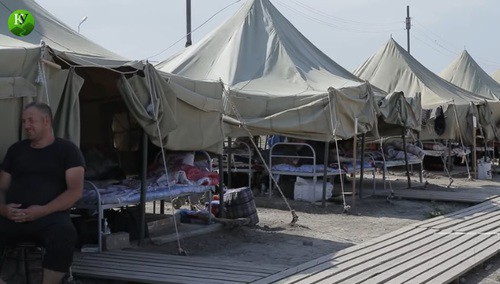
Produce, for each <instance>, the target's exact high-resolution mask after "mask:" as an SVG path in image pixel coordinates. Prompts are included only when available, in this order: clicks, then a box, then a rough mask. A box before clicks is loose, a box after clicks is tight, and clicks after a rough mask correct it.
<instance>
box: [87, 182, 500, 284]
mask: <svg viewBox="0 0 500 284" xmlns="http://www.w3.org/2000/svg"><path fill="white" fill-rule="evenodd" d="M426 176H427V180H428V182H429V185H428V186H427V187H426V188H424V187H420V189H421V190H448V191H461V190H467V191H469V190H474V191H487V192H491V193H494V194H500V187H499V186H498V184H499V183H498V181H500V177H496V178H495V180H494V181H477V180H476V181H468V180H467V178H466V175H465V176H464V175H463V174H462V175H457V177H455V178H454V182H453V184H452V186H451V187H450V188H449V189H447V188H446V185H447V184H448V183H449V180H448V177H446V176H444V175H443V174H442V173H441V172H438V173H429V174H427V175H426ZM379 177H380V176H379ZM389 179H390V180H391V186H392V187H393V188H394V189H395V190H404V189H402V188H404V186H405V185H406V180H405V177H404V176H403V174H402V173H401V172H393V173H392V174H391V175H390V176H389ZM412 180H413V183H414V185H416V186H419V184H418V183H417V177H412ZM368 183H369V182H367V184H368ZM338 186H339V185H338V184H335V187H338ZM377 188H382V184H380V183H377ZM369 191H370V190H368V191H366V192H369ZM287 202H288V203H289V204H290V207H291V208H293V209H294V210H295V211H296V213H297V215H298V217H299V221H298V223H297V225H295V226H290V221H291V220H292V215H291V213H290V211H289V210H288V207H287V206H286V204H285V202H284V201H283V199H282V198H280V197H279V196H277V195H275V196H274V197H272V198H269V197H267V196H256V203H257V207H258V215H259V219H260V222H259V224H258V225H257V226H255V227H238V228H232V229H222V230H220V231H217V232H213V233H209V234H204V235H199V236H195V237H191V238H187V239H182V240H181V241H180V243H181V248H182V249H183V250H185V251H186V252H187V253H188V255H190V256H205V257H211V258H213V259H214V262H216V261H217V259H225V260H228V259H232V260H235V261H250V262H258V263H261V264H266V263H269V264H281V265H285V266H290V267H291V266H296V265H299V264H301V263H304V262H307V261H309V260H312V259H315V258H319V257H321V256H323V255H326V254H329V253H333V252H337V251H339V250H342V249H344V248H347V247H349V246H352V245H356V244H360V243H363V242H365V241H368V240H370V239H372V238H375V237H378V236H381V235H384V234H387V233H389V232H392V231H394V230H396V229H399V228H401V227H403V226H406V225H410V224H412V223H415V222H418V221H421V220H425V219H428V218H432V217H433V216H438V215H442V214H447V213H450V212H453V211H456V210H460V209H462V208H465V207H468V206H471V205H473V204H471V203H455V202H433V201H418V200H403V199H391V200H390V201H388V200H387V199H386V198H385V197H367V198H363V199H356V203H355V206H352V207H351V208H350V210H348V211H345V210H344V206H343V203H342V199H341V198H336V201H335V202H327V206H326V207H325V208H323V207H321V206H320V204H313V203H310V202H302V201H294V200H290V199H287ZM346 202H347V203H348V204H351V202H352V199H351V196H347V197H346ZM351 205H352V204H351ZM168 207H169V206H167V208H168ZM167 211H168V210H167ZM181 226H182V225H181ZM200 226H202V225H200ZM134 249H140V250H142V251H151V252H155V253H169V254H176V253H177V251H178V246H177V243H176V242H171V243H168V244H164V245H161V246H158V245H154V244H152V243H151V244H148V245H146V246H142V247H135V248H134ZM81 282H83V283H98V282H96V281H86V280H84V279H82V281H81ZM460 283H481V284H486V283H488V284H490V283H500V256H499V255H497V256H495V257H493V258H492V259H491V260H489V261H487V262H485V263H484V264H482V265H479V266H478V267H476V268H474V269H472V270H471V271H469V272H468V273H466V274H465V275H463V277H461V279H460Z"/></svg>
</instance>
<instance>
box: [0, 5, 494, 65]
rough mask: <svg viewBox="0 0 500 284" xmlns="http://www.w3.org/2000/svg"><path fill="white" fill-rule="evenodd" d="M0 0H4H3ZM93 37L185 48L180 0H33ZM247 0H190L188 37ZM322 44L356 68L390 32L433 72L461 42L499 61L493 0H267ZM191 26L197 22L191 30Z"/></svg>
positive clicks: (135, 48) (151, 47)
mask: <svg viewBox="0 0 500 284" xmlns="http://www.w3.org/2000/svg"><path fill="white" fill-rule="evenodd" d="M0 1H1V0H0ZM36 2H37V3H38V4H40V5H41V6H42V7H44V8H45V9H46V10H48V11H49V12H50V13H52V14H53V15H55V16H56V17H57V18H59V19H60V20H61V21H62V22H64V23H66V24H67V25H68V26H70V27H71V28H73V29H75V30H77V28H78V25H79V23H80V21H81V20H82V18H83V17H85V16H86V17H87V20H86V21H85V22H83V23H82V24H81V25H80V33H81V34H82V35H83V36H85V37H87V38H89V39H90V40H92V41H94V42H96V43H97V44H99V45H101V46H103V47H105V48H107V49H109V50H111V51H113V52H115V53H117V54H119V55H122V56H124V57H126V58H129V59H134V60H141V59H148V60H149V61H150V62H152V63H155V62H159V61H162V60H165V59H167V58H169V57H170V56H172V55H174V54H176V53H178V52H180V51H182V49H184V44H185V42H186V40H185V38H184V37H185V34H186V10H185V9H186V1H185V0H99V1H97V0H36ZM244 2H245V0H240V1H237V0H191V6H192V29H193V33H192V40H193V43H196V42H198V41H200V40H201V39H202V38H203V37H204V36H205V35H207V34H208V33H210V31H212V30H214V29H215V28H217V27H218V26H219V25H220V24H222V23H223V22H224V21H225V20H227V19H228V18H230V17H231V16H232V15H234V14H235V13H236V12H237V11H238V9H240V7H241V6H242V5H243V3H244ZM271 3H273V5H274V6H275V7H276V8H277V9H278V10H279V11H280V12H281V13H282V14H283V15H284V16H285V17H286V18H287V19H288V20H289V21H290V22H291V23H292V24H293V25H294V26H295V27H296V28H297V29H298V30H299V31H300V32H301V33H302V34H304V35H305V36H306V37H307V38H308V39H309V40H310V41H311V42H312V43H313V44H315V45H316V46H317V47H318V48H319V49H320V50H321V51H323V52H324V53H325V54H326V55H328V56H329V57H330V58H332V59H333V60H334V61H335V62H337V63H338V64H340V65H342V66H343V67H344V68H346V69H347V70H350V71H352V70H354V69H355V68H356V67H358V66H359V65H361V64H362V63H363V62H364V61H366V60H367V59H368V58H369V57H370V56H371V55H373V54H374V53H375V52H377V51H378V50H379V49H380V48H382V46H383V45H385V44H386V43H387V41H388V40H389V39H390V37H391V36H392V38H394V39H395V40H396V41H397V42H398V43H399V44H400V45H401V46H403V47H405V48H406V46H407V35H406V30H405V18H406V7H407V6H410V17H411V18H412V27H411V29H410V52H411V54H412V55H413V56H414V57H415V58H416V59H417V60H418V61H420V63H422V64H423V65H424V66H426V67H427V68H428V69H430V70H431V71H433V72H435V73H439V72H441V71H442V70H443V69H444V68H445V67H446V66H447V65H448V64H450V63H451V62H452V61H453V60H454V59H455V58H456V57H457V56H458V55H459V54H460V53H461V52H462V51H463V50H464V49H466V50H467V51H468V52H469V53H470V54H471V56H472V57H473V58H474V59H475V60H476V61H477V62H478V63H479V65H480V66H481V67H482V68H483V69H484V70H485V71H486V72H487V73H488V74H490V75H491V74H492V73H493V72H495V71H496V70H498V69H500V36H499V34H500V32H499V30H498V27H499V26H500V1H498V0H271ZM195 29H196V30H195Z"/></svg>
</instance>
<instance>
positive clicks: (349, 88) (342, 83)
mask: <svg viewBox="0 0 500 284" xmlns="http://www.w3.org/2000/svg"><path fill="white" fill-rule="evenodd" d="M157 68H159V69H160V70H162V71H165V72H171V73H174V74H178V75H181V76H185V77H188V78H191V79H195V80H208V81H217V80H221V81H222V82H223V83H224V84H225V85H226V86H227V88H228V89H229V91H227V93H226V95H227V98H228V100H229V101H230V103H228V104H230V105H226V110H225V114H227V115H229V116H230V117H228V118H226V119H225V121H226V122H231V123H228V125H229V126H231V127H230V132H229V133H228V135H231V136H240V135H247V134H246V133H244V131H242V129H241V128H240V127H233V126H236V125H238V126H241V125H242V124H245V125H247V126H248V127H249V128H251V129H253V130H254V131H256V132H257V133H253V134H264V133H269V134H273V133H275V134H276V133H277V134H283V135H291V136H299V137H301V138H306V139H314V140H325V141H329V140H331V139H333V137H334V136H336V137H340V138H349V137H352V135H354V129H355V127H354V117H357V118H358V123H359V125H358V129H359V130H360V131H370V130H371V129H373V128H374V125H373V124H374V121H375V112H374V110H373V108H367V107H366V106H365V105H366V104H372V105H375V104H374V100H373V91H372V88H371V86H370V85H369V84H368V83H366V82H364V81H363V80H361V79H359V78H357V77H356V76H354V75H353V74H351V73H350V72H349V71H347V70H346V69H344V68H343V67H341V66H340V65H338V64H337V63H335V62H334V61H333V60H331V59H330V58H329V57H328V56H326V55H325V54H324V53H323V52H321V51H320V50H319V49H318V48H317V47H316V46H314V45H313V44H312V43H311V42H310V41H309V40H307V39H306V38H305V37H304V36H303V35H302V34H301V33H300V32H299V31H298V30H297V29H296V28H295V27H294V26H293V25H292V24H291V23H290V22H289V21H288V20H287V19H286V18H285V17H284V16H283V15H282V14H281V13H280V12H279V11H278V10H277V9H276V8H275V7H274V6H273V5H272V4H271V3H270V1H269V0H250V1H248V2H247V3H246V4H245V5H244V6H243V7H242V8H241V9H240V10H239V12H238V13H237V14H235V15H234V16H233V17H232V18H230V19H229V20H228V21H226V22H225V23H223V24H222V25H221V26H220V27H219V28H217V29H216V30H214V31H213V32H212V33H210V34H209V35H207V36H206V37H205V38H204V39H202V40H201V41H200V42H199V43H197V44H195V45H193V46H190V47H188V48H186V49H185V50H184V51H183V52H181V53H179V54H177V55H175V56H173V57H171V58H169V59H167V60H166V61H164V62H161V63H159V64H158V65H157ZM331 87H333V88H335V90H334V91H329V89H330V88H331ZM342 100H352V101H359V104H353V105H352V106H351V107H350V108H349V110H345V109H338V110H334V109H335V108H336V107H335V106H329V104H330V103H332V102H337V103H338V104H339V105H342V104H346V102H342ZM233 106H234V108H233ZM234 109H236V110H237V112H239V114H237V113H235V111H234ZM344 112H345V113H344ZM297 116H300V117H297ZM345 117H350V118H349V121H342V119H344V118H345ZM313 125H314V127H311V126H313ZM332 125H333V126H332ZM335 125H342V126H343V127H344V128H345V129H344V130H342V131H340V130H339V131H338V132H336V133H333V132H332V131H333V130H334V129H338V128H335ZM347 128H350V129H347Z"/></svg>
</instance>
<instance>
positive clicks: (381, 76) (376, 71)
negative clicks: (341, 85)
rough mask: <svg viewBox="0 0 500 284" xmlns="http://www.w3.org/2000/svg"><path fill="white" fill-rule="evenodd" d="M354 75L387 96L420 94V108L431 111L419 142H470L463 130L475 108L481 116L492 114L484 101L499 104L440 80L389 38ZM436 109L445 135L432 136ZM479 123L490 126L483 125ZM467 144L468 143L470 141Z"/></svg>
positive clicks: (493, 98)
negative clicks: (441, 112)
mask: <svg viewBox="0 0 500 284" xmlns="http://www.w3.org/2000/svg"><path fill="white" fill-rule="evenodd" d="M354 74H355V75H357V76H359V77H360V78H362V79H365V80H367V81H369V82H370V83H372V84H374V85H375V86H377V87H379V88H381V89H382V90H384V91H386V92H399V91H402V92H404V94H405V95H406V96H408V97H414V96H416V95H417V94H418V93H420V94H421V101H422V108H423V109H428V110H432V112H431V113H430V114H431V116H430V120H429V122H430V123H428V124H426V127H425V130H424V129H423V131H422V139H458V138H459V137H460V136H462V137H464V138H471V130H470V129H466V130H465V131H464V129H465V128H466V126H467V125H468V123H469V120H470V116H471V115H476V116H477V107H476V106H477V105H481V107H480V108H482V109H483V111H484V112H491V109H490V108H489V106H488V103H486V101H488V100H495V101H497V100H498V99H497V98H496V97H492V96H481V95H476V94H474V93H471V92H469V91H466V90H464V89H462V88H460V87H458V86H455V85H453V84H451V83H450V82H447V81H446V80H444V79H442V78H440V77H439V76H437V75H436V74H434V73H433V72H431V71H430V70H429V69H427V68H426V67H424V66H423V65H422V64H420V63H419V62H418V61H417V60H416V59H415V58H413V57H412V56H411V55H410V54H409V53H408V52H407V51H406V50H404V49H403V48H402V47H401V46H400V45H399V44H397V43H396V41H394V40H393V39H392V38H391V39H390V40H389V41H388V42H387V44H386V45H385V46H383V47H382V48H381V49H380V50H379V51H378V52H376V53H375V54H374V55H373V56H372V57H370V58H369V59H368V60H367V61H366V62H365V63H363V64H362V65H361V66H360V67H358V68H357V69H356V70H355V71H354ZM471 104H472V106H471ZM450 106H451V107H450ZM438 107H442V108H443V109H444V112H445V114H444V116H445V117H446V121H445V125H446V127H445V131H444V133H441V134H438V133H436V132H435V129H436V126H437V125H436V124H435V115H436V112H435V110H436V109H437V108H438ZM426 113H429V112H426ZM426 121H427V120H426ZM482 123H483V124H487V123H490V122H485V121H482ZM461 127H463V129H461ZM466 140H467V139H466ZM467 141H468V142H470V139H468V140H467Z"/></svg>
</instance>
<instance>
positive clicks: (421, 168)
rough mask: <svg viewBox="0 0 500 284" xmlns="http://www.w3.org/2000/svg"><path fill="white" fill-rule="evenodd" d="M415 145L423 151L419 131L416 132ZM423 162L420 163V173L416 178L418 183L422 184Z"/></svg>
mask: <svg viewBox="0 0 500 284" xmlns="http://www.w3.org/2000/svg"><path fill="white" fill-rule="evenodd" d="M417 143H418V147H420V149H424V145H423V144H422V141H420V131H417ZM424 159H425V156H424ZM423 172H424V160H423V159H422V162H421V163H420V171H419V173H418V177H419V180H420V183H422V182H423V180H424V179H423V176H424V173H423Z"/></svg>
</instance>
